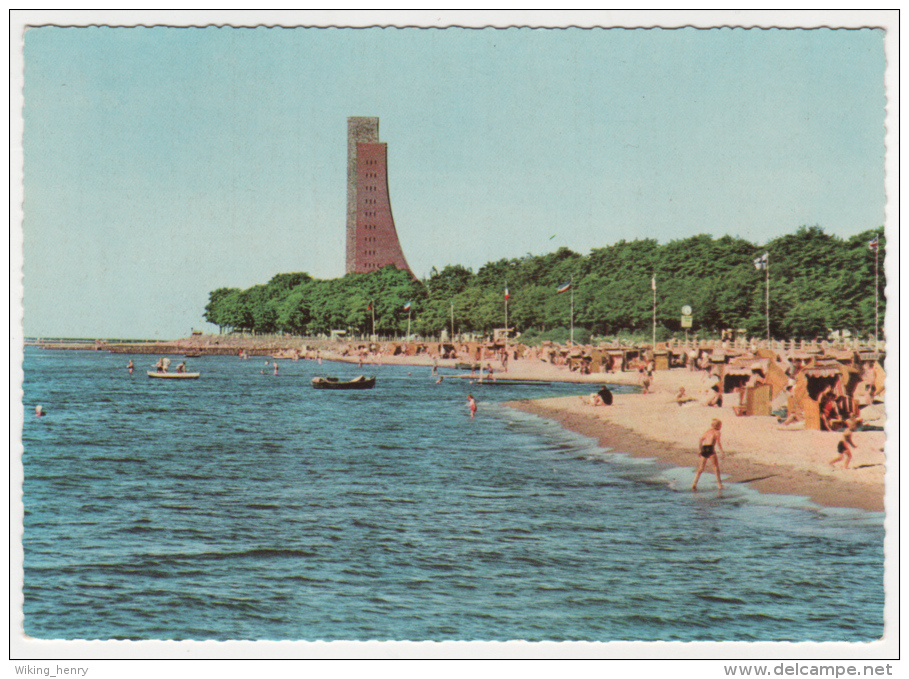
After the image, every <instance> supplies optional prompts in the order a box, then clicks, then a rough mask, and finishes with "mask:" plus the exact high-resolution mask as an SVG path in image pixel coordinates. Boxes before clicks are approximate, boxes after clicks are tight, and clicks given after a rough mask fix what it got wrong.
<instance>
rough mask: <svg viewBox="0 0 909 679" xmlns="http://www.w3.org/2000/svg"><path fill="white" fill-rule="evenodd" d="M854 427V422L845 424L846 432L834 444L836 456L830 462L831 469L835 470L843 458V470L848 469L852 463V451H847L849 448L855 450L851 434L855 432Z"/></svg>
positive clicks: (850, 421)
mask: <svg viewBox="0 0 909 679" xmlns="http://www.w3.org/2000/svg"><path fill="white" fill-rule="evenodd" d="M855 427H856V422H855V420H849V421H847V422H846V430H845V431H844V432H843V437H842V438H841V439H840V440H839V443H837V444H836V452H837V453H838V454H837V456H836V457H835V458H833V459H832V460H830V468H831V469H835V468H836V463H837V462H839V461H840V460H842V459H843V458H846V461H845V462H843V469H849V463H850V462H852V451H851V450H849V448H850V447H852V448H855V444H854V443H853V442H852V432H854V431H855Z"/></svg>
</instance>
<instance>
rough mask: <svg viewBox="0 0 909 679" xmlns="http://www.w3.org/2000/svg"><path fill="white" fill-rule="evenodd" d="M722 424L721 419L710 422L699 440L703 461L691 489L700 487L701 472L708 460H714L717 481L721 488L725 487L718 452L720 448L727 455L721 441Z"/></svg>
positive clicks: (699, 465)
mask: <svg viewBox="0 0 909 679" xmlns="http://www.w3.org/2000/svg"><path fill="white" fill-rule="evenodd" d="M722 426H723V423H722V422H721V421H720V420H717V419H714V420H713V421H712V422H711V423H710V429H708V430H707V431H705V432H704V435H703V436H701V439H700V440H699V441H698V447H699V448H700V450H701V452H700V455H701V461H700V463H699V464H698V469H697V472H695V475H694V483H692V484H691V490H697V489H698V479H700V478H701V474H702V473H703V472H704V469H705V468H706V467H707V460H712V461H713V469H714V471H715V472H716V482H717V484H718V485H719V487H720V489H721V490H722V489H723V488H724V486H723V481H722V480H721V479H720V463H719V460H718V459H717V454H716V451H717V450H719V451H720V453H721V454H722V455H723V457H725V456H726V452H725V451H724V450H723V445H722V444H721V443H720V429H721V428H722Z"/></svg>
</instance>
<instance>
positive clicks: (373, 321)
mask: <svg viewBox="0 0 909 679" xmlns="http://www.w3.org/2000/svg"><path fill="white" fill-rule="evenodd" d="M369 309H370V311H372V336H373V337H375V336H376V303H375V300H373V301H372V302H370V303H369Z"/></svg>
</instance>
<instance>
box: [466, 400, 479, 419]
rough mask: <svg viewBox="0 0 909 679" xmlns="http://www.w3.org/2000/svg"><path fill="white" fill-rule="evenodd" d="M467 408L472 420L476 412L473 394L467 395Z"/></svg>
mask: <svg viewBox="0 0 909 679" xmlns="http://www.w3.org/2000/svg"><path fill="white" fill-rule="evenodd" d="M467 407H468V408H470V419H471V420H472V419H473V416H474V415H475V414H476V412H477V402H476V401H475V400H474V398H473V394H467Z"/></svg>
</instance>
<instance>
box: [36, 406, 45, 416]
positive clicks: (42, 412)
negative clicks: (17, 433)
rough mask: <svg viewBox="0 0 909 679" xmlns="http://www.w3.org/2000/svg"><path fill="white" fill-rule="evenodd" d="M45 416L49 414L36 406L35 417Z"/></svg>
mask: <svg viewBox="0 0 909 679" xmlns="http://www.w3.org/2000/svg"><path fill="white" fill-rule="evenodd" d="M45 415H47V412H45V410H44V408H42V407H41V406H35V417H44V416H45Z"/></svg>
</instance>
